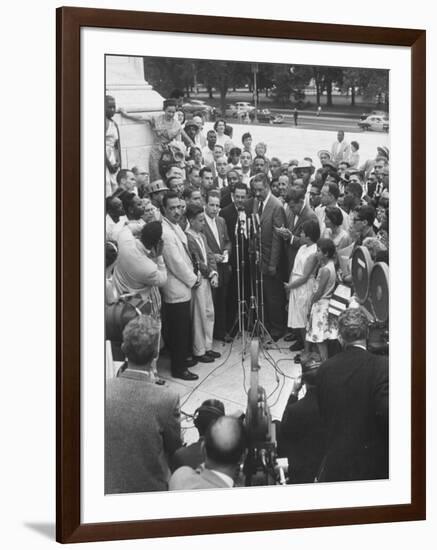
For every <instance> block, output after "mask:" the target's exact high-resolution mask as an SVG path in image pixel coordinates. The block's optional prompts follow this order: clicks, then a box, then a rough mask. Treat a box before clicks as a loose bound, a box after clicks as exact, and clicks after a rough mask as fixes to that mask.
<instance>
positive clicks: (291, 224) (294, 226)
mask: <svg viewBox="0 0 437 550" xmlns="http://www.w3.org/2000/svg"><path fill="white" fill-rule="evenodd" d="M285 217H286V227H287V228H288V229H289V230H290V231H291V233H292V235H293V237H294V238H293V242H292V243H291V244H290V240H288V241H285V253H286V255H287V264H288V276H289V275H290V273H291V271H292V269H293V265H294V259H295V258H296V254H297V251H298V250H299V248H300V247H301V245H302V243H301V241H300V234H301V232H302V225H303V224H304V222H306V221H308V220H314V221H316V222H318V219H317V216H316V214H315V212H314V210H312V209H311V208H310V207H309V206H308V205H307V204H305V205H304V207H303V210H302V212H301V213H300V215H299V216H298V218H297V221H296V222H295V220H296V214H294V213H293V212H292V211H291V210H290V209H289V208H287V209H286V211H285Z"/></svg>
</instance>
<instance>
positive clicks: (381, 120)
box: [358, 115, 390, 132]
mask: <svg viewBox="0 0 437 550" xmlns="http://www.w3.org/2000/svg"><path fill="white" fill-rule="evenodd" d="M358 127H359V128H361V130H376V131H380V132H388V131H389V128H390V122H389V119H388V118H387V117H386V116H377V115H371V116H368V117H367V118H366V119H365V120H360V121H359V122H358Z"/></svg>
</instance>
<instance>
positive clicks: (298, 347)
mask: <svg viewBox="0 0 437 550" xmlns="http://www.w3.org/2000/svg"><path fill="white" fill-rule="evenodd" d="M288 349H289V350H290V351H300V350H302V349H303V344H302V342H301V341H300V340H297V341H296V342H295V343H294V344H292V345H291V346H290V347H289V348H288Z"/></svg>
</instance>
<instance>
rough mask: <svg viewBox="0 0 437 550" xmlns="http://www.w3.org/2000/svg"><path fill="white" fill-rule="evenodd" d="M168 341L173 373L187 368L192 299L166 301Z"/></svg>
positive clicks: (189, 350)
mask: <svg viewBox="0 0 437 550" xmlns="http://www.w3.org/2000/svg"><path fill="white" fill-rule="evenodd" d="M164 310H165V315H164V322H165V325H166V330H165V334H166V338H167V340H166V343H167V346H168V348H169V350H170V360H171V373H172V374H173V375H174V374H177V373H180V372H182V371H184V370H185V369H186V366H185V361H186V359H187V357H188V356H189V355H190V354H191V301H190V300H189V301H188V302H181V303H178V304H166V303H164Z"/></svg>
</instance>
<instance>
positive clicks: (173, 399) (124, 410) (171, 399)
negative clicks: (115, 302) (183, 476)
mask: <svg viewBox="0 0 437 550" xmlns="http://www.w3.org/2000/svg"><path fill="white" fill-rule="evenodd" d="M158 337H159V324H158V322H157V321H156V320H155V319H153V317H151V316H143V315H141V316H139V317H136V318H135V319H132V320H131V321H130V322H129V323H128V324H127V325H126V327H125V328H124V331H123V344H122V350H123V352H124V353H125V355H126V357H127V362H126V363H125V365H124V366H123V367H122V368H121V369H120V371H119V374H118V376H117V377H116V378H112V379H110V380H108V381H107V383H106V409H105V493H106V494H118V493H139V492H144V491H166V490H167V488H168V479H169V477H170V470H169V461H170V460H171V457H172V455H173V454H174V452H175V451H176V450H177V449H178V448H180V447H181V445H182V440H181V426H180V413H179V395H178V394H177V393H176V392H174V391H173V390H170V389H168V388H165V387H163V386H157V385H156V384H155V383H154V376H153V372H151V364H152V360H153V359H154V357H155V355H156V342H157V339H158Z"/></svg>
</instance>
